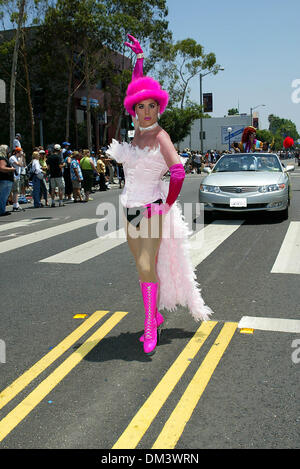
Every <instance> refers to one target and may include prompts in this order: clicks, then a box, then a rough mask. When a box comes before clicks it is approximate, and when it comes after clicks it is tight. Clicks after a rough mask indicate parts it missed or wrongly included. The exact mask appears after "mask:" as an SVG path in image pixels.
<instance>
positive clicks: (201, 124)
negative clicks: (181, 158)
mask: <svg viewBox="0 0 300 469" xmlns="http://www.w3.org/2000/svg"><path fill="white" fill-rule="evenodd" d="M219 70H225V69H224V67H218V69H217V71H219ZM210 73H213V70H211V71H210V72H207V73H200V106H201V117H200V140H201V154H202V155H203V117H202V113H203V99H202V78H203V77H205V76H206V75H209V74H210Z"/></svg>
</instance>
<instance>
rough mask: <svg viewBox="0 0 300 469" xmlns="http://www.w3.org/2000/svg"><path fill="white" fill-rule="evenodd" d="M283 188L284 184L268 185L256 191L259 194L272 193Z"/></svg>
mask: <svg viewBox="0 0 300 469" xmlns="http://www.w3.org/2000/svg"><path fill="white" fill-rule="evenodd" d="M284 188H285V184H270V185H269V186H261V187H260V188H259V189H258V191H259V192H263V193H265V192H274V191H281V190H283V189H284Z"/></svg>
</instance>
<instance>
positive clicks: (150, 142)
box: [107, 35, 212, 355]
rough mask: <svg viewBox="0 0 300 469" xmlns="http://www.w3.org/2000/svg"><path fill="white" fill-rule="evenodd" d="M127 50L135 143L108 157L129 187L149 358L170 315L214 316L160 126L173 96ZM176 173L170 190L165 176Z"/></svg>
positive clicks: (130, 237) (179, 168) (176, 160)
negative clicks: (179, 310)
mask: <svg viewBox="0 0 300 469" xmlns="http://www.w3.org/2000/svg"><path fill="white" fill-rule="evenodd" d="M128 37H129V39H130V40H131V41H132V42H133V44H130V43H128V42H126V43H125V45H127V46H129V47H130V48H131V49H132V50H133V51H134V52H135V53H136V54H137V61H136V64H135V67H134V70H133V75H132V81H131V83H130V84H129V85H128V88H127V93H126V97H125V100H124V106H125V109H126V110H127V112H128V113H129V114H130V115H131V116H132V118H133V122H134V126H135V136H134V139H133V141H132V142H131V143H130V144H129V143H127V142H123V143H119V142H117V141H116V140H113V142H112V143H111V145H110V147H109V149H108V150H107V154H109V155H110V156H111V157H112V158H114V159H115V160H116V161H117V162H119V163H122V164H123V167H124V173H125V186H124V189H123V192H122V195H121V203H122V205H123V207H124V214H125V220H126V234H127V241H128V245H129V248H130V250H131V252H132V254H133V256H134V259H135V262H136V267H137V271H138V274H139V279H140V288H141V291H142V297H143V303H144V310H145V320H144V334H143V335H142V337H141V338H140V341H141V342H143V348H144V353H145V354H146V355H152V354H153V353H154V352H155V348H156V345H157V338H158V334H157V328H158V327H159V326H160V325H161V324H162V323H163V321H164V318H163V316H162V315H161V314H160V312H159V311H158V308H166V309H168V310H170V311H172V310H174V309H176V307H177V305H178V304H180V305H182V306H187V307H188V309H189V311H190V312H191V314H192V315H193V317H194V318H195V319H196V320H199V319H208V318H209V315H210V314H211V313H212V311H211V310H210V308H208V307H207V306H205V305H204V301H203V299H202V297H201V294H200V290H199V289H198V284H197V283H196V282H195V273H194V270H193V266H192V263H191V260H190V258H189V251H188V234H189V233H188V229H187V226H186V223H185V222H184V221H183V216H182V213H181V209H180V207H179V205H178V204H177V203H176V199H177V197H178V195H179V193H180V191H181V187H182V184H183V181H184V177H185V171H184V168H183V165H182V164H181V161H180V157H179V155H178V153H177V151H176V149H175V147H174V145H173V143H172V141H171V139H170V137H169V135H168V134H167V132H165V131H164V130H163V129H162V128H161V127H160V126H159V124H158V119H159V116H160V114H162V113H163V112H164V110H165V109H166V106H167V104H168V93H167V92H166V91H165V90H163V89H162V88H161V86H160V84H159V83H158V82H157V81H156V80H154V79H153V78H151V77H148V76H143V51H142V48H141V46H140V44H139V42H138V41H137V40H136V39H135V38H134V37H133V36H131V35H128ZM168 171H170V183H169V186H168V185H167V183H166V182H164V181H163V180H162V177H163V176H164V175H165V174H166V173H167V172H168Z"/></svg>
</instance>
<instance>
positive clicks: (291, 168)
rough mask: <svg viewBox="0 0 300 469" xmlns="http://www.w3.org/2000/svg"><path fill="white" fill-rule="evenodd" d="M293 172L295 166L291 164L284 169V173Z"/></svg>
mask: <svg viewBox="0 0 300 469" xmlns="http://www.w3.org/2000/svg"><path fill="white" fill-rule="evenodd" d="M294 170H295V166H294V165H293V164H288V165H287V167H286V168H285V171H286V172H288V171H294Z"/></svg>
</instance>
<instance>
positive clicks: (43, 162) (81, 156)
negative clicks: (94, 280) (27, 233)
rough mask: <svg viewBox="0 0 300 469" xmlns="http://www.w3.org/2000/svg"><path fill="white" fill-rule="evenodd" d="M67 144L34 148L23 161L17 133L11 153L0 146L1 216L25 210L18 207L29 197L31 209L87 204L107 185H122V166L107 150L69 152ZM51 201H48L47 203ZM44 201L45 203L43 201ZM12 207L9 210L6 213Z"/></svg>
mask: <svg viewBox="0 0 300 469" xmlns="http://www.w3.org/2000/svg"><path fill="white" fill-rule="evenodd" d="M70 147H71V144H70V143H69V142H63V144H62V145H60V144H55V145H50V146H49V147H48V148H47V149H46V150H45V149H44V148H43V147H42V146H39V147H36V148H34V149H33V152H32V155H30V157H29V158H26V155H25V153H24V151H23V149H22V145H21V135H20V134H17V135H16V138H15V139H14V142H13V148H12V150H10V148H9V147H8V145H0V216H6V215H10V214H11V212H20V211H24V210H25V209H24V208H23V207H22V206H20V204H21V205H22V204H25V203H28V202H29V201H30V200H31V198H32V202H33V208H40V207H44V206H49V207H55V206H56V202H58V206H59V207H62V206H64V205H65V204H64V202H65V201H67V200H68V201H73V202H74V203H78V202H82V203H86V202H88V201H89V200H91V199H90V194H91V193H93V192H95V191H96V190H99V191H106V190H109V189H110V185H111V184H114V183H116V181H115V180H116V179H117V183H119V187H120V188H121V187H122V183H123V184H124V182H125V179H124V171H123V168H122V165H120V164H118V163H116V162H115V161H114V160H112V159H111V158H108V157H107V156H106V154H105V150H106V148H103V149H101V150H99V151H98V153H97V154H95V152H93V151H92V152H90V151H89V150H87V149H83V150H74V151H72V150H71V149H70ZM49 199H50V200H49ZM43 200H44V204H43V203H42V201H43ZM7 205H12V206H13V207H12V210H11V211H8V210H6V207H7Z"/></svg>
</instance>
